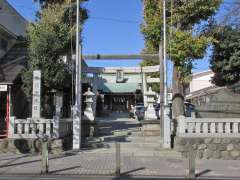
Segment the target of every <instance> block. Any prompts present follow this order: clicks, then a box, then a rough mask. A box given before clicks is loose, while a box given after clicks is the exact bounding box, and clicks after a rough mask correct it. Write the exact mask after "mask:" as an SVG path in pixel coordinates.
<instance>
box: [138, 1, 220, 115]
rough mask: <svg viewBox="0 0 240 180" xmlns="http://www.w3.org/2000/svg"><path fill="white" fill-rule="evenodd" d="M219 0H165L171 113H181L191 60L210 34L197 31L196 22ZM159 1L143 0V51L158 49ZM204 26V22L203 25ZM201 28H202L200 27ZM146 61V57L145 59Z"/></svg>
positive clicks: (211, 11) (205, 17) (210, 12)
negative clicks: (171, 91) (170, 71)
mask: <svg viewBox="0 0 240 180" xmlns="http://www.w3.org/2000/svg"><path fill="white" fill-rule="evenodd" d="M221 2H222V0H208V1H205V0H191V1H185V0H172V1H171V2H170V1H167V12H166V14H167V23H168V24H171V26H168V29H167V32H168V37H169V36H171V38H170V39H169V40H168V49H167V52H168V54H169V55H170V57H171V60H172V62H173V65H174V68H173V85H172V88H173V106H172V107H173V114H174V117H177V116H179V115H183V114H184V105H183V103H184V92H183V91H184V84H185V83H186V82H187V80H188V79H189V77H190V74H191V70H192V67H193V61H194V60H195V59H200V58H202V57H203V56H204V54H205V50H206V48H207V46H208V44H209V43H210V42H211V41H212V37H210V36H208V35H206V34H205V33H203V32H204V31H202V30H201V31H197V30H196V28H195V27H196V25H198V26H200V23H201V22H202V21H205V23H204V24H205V25H206V24H207V20H208V19H209V17H211V16H212V15H214V13H215V12H216V10H217V9H218V7H219V5H220V4H221ZM162 24H163V22H162V1H159V0H144V23H143V24H142V32H143V34H144V39H145V49H144V52H145V53H146V52H147V53H157V52H158V50H159V43H160V42H161V41H162ZM202 26H203V25H202ZM203 29H204V28H203ZM146 61H147V60H146Z"/></svg>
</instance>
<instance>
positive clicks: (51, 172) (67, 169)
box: [49, 166, 81, 174]
mask: <svg viewBox="0 0 240 180" xmlns="http://www.w3.org/2000/svg"><path fill="white" fill-rule="evenodd" d="M77 168H81V166H73V167H69V168H64V169H57V170H54V171H50V172H49V174H54V173H58V172H63V171H69V170H73V169H77Z"/></svg>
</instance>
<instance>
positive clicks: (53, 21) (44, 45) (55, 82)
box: [23, 4, 86, 95]
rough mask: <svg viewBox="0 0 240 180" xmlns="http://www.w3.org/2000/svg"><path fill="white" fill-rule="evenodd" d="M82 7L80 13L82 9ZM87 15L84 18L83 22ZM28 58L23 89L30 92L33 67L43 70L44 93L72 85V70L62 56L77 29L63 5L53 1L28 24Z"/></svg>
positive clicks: (67, 50) (65, 52)
mask: <svg viewBox="0 0 240 180" xmlns="http://www.w3.org/2000/svg"><path fill="white" fill-rule="evenodd" d="M83 11H84V10H82V11H81V12H83ZM85 18H86V17H84V18H83V16H82V18H81V19H82V22H83V20H84V19H85ZM27 30H28V41H29V56H30V57H29V61H28V67H27V69H26V71H25V72H24V74H23V82H24V90H25V92H26V94H28V95H31V94H32V93H31V91H32V75H33V71H34V70H41V72H42V90H43V91H42V93H43V95H44V94H46V93H48V92H50V91H51V90H53V89H56V90H61V89H62V88H63V87H66V86H67V85H70V84H71V72H70V69H69V67H68V65H67V64H66V63H65V62H63V60H62V59H61V58H60V57H61V55H66V54H67V53H68V52H69V51H70V46H71V38H72V36H73V35H75V28H74V27H73V26H72V25H71V24H70V21H69V19H68V15H66V6H65V5H64V4H53V5H49V6H48V7H46V8H44V9H43V10H41V11H40V19H39V21H38V22H36V23H35V24H30V25H29V26H28V29H27Z"/></svg>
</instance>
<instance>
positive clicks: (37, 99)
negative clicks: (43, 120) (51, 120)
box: [32, 70, 41, 118]
mask: <svg viewBox="0 0 240 180" xmlns="http://www.w3.org/2000/svg"><path fill="white" fill-rule="evenodd" d="M40 114H41V71H39V70H36V71H33V97H32V118H40Z"/></svg>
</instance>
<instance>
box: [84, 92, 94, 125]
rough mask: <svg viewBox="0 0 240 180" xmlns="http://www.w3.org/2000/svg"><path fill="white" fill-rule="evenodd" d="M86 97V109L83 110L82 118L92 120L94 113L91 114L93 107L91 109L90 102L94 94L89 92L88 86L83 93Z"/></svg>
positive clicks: (91, 102)
mask: <svg viewBox="0 0 240 180" xmlns="http://www.w3.org/2000/svg"><path fill="white" fill-rule="evenodd" d="M83 95H84V96H85V97H86V99H85V103H86V109H85V110H84V118H86V119H87V120H90V121H94V119H95V118H94V115H93V109H92V104H93V97H94V96H95V94H94V93H93V92H91V90H90V88H88V91H87V92H85V93H84V94H83Z"/></svg>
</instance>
